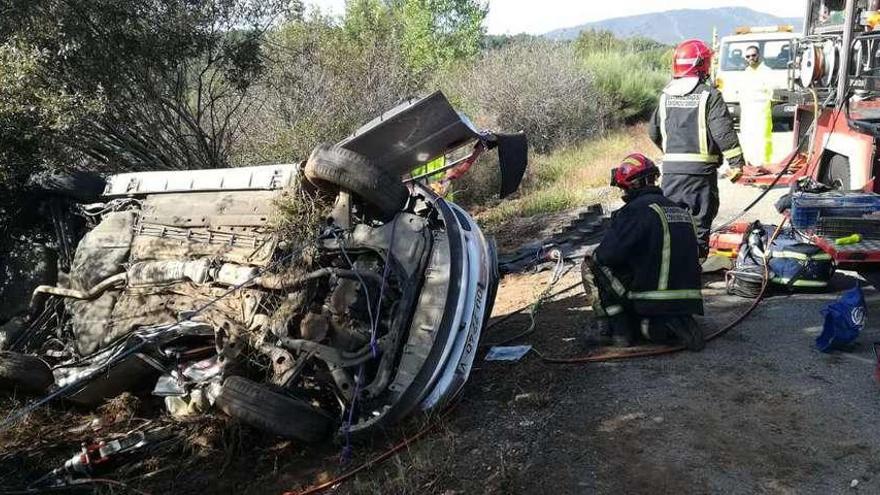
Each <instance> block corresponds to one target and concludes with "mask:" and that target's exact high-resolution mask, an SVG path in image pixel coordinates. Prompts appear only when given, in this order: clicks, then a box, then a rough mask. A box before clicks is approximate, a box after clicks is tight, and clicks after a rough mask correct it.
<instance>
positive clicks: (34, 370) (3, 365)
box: [0, 352, 55, 394]
mask: <svg viewBox="0 0 880 495" xmlns="http://www.w3.org/2000/svg"><path fill="white" fill-rule="evenodd" d="M53 383H55V377H54V376H52V370H51V369H50V368H49V365H48V364H46V363H45V362H44V361H43V360H42V359H40V358H38V357H36V356H28V355H25V354H18V353H17V352H0V389H5V390H20V391H22V392H27V393H33V394H40V393H43V392H45V391H46V390H47V389H48V388H49V387H50V386H51V385H52V384H53Z"/></svg>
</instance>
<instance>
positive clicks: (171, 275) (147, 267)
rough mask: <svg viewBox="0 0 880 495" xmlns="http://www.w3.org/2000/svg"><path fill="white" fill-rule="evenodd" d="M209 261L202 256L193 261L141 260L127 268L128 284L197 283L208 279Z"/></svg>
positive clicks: (143, 285) (133, 285)
mask: <svg viewBox="0 0 880 495" xmlns="http://www.w3.org/2000/svg"><path fill="white" fill-rule="evenodd" d="M210 268H211V262H210V260H208V259H205V258H202V259H199V260H194V261H180V260H173V261H141V262H139V263H135V264H133V265H131V267H129V269H128V272H127V273H128V285H129V286H132V287H145V286H151V285H164V284H171V283H176V282H183V281H185V280H191V281H192V282H195V283H197V284H203V283H205V282H207V281H208V274H209V269H210Z"/></svg>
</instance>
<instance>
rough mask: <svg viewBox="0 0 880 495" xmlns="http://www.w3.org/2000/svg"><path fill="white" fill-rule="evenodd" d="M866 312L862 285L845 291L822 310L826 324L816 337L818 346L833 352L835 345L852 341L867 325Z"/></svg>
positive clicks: (825, 350) (824, 350)
mask: <svg viewBox="0 0 880 495" xmlns="http://www.w3.org/2000/svg"><path fill="white" fill-rule="evenodd" d="M866 314H867V307H866V306H865V295H864V294H863V293H862V287H861V286H859V285H857V286H856V287H855V288H853V289H850V290H848V291H846V292H844V294H843V295H842V296H841V297H840V299H838V300H837V301H836V302H833V303H831V304H829V305H828V306H825V309H823V310H822V315H824V316H825V324H824V325H823V327H822V334H821V335H819V336H818V337H816V347H818V348H819V350H820V351H822V352H831V350H832V349H834V348H835V347H838V346H841V345H846V344H850V343H852V342H853V341H855V340H856V339H857V338H858V336H859V333H861V331H862V328H864V327H865V316H866Z"/></svg>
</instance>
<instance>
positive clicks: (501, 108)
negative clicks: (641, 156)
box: [440, 41, 608, 152]
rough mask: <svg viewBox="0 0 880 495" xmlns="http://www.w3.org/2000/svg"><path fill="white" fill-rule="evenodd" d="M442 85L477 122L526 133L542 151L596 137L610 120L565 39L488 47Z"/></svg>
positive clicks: (590, 81) (603, 104)
mask: <svg viewBox="0 0 880 495" xmlns="http://www.w3.org/2000/svg"><path fill="white" fill-rule="evenodd" d="M440 85H441V87H443V88H444V89H445V90H447V93H448V94H449V95H450V96H451V97H452V98H453V99H454V100H456V101H458V102H459V103H460V104H461V105H462V106H463V107H464V109H465V110H466V111H468V112H469V113H471V114H473V115H475V116H476V118H477V119H478V121H479V123H481V124H483V125H487V126H489V127H494V128H497V129H503V130H506V131H525V133H526V134H527V135H528V137H529V142H530V144H531V146H532V148H533V149H534V150H536V151H538V152H545V151H548V150H550V149H551V148H553V147H556V146H566V145H568V144H571V143H574V142H577V141H579V140H582V139H586V138H589V137H592V136H594V135H596V134H598V133H600V132H601V131H602V130H603V129H605V127H606V123H607V120H608V115H607V109H606V105H605V98H604V97H603V95H602V94H600V93H599V91H598V90H597V89H596V87H595V84H594V81H593V78H592V77H591V76H590V74H589V73H587V72H586V71H585V70H583V68H582V67H581V66H580V65H579V64H578V61H577V60H576V57H575V54H574V50H573V49H572V47H571V45H569V44H565V43H555V42H550V41H533V42H525V43H516V44H510V45H508V46H505V47H503V48H500V49H498V50H492V51H488V52H486V53H484V54H483V56H482V57H481V58H480V59H479V60H478V61H477V62H476V63H475V64H473V65H470V66H465V67H460V68H459V69H458V70H456V71H453V72H452V73H451V74H450V75H448V76H446V77H445V80H444V81H441V82H440Z"/></svg>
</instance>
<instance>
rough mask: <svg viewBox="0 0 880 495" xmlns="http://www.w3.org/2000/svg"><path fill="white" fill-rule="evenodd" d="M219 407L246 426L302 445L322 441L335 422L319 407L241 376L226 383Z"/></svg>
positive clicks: (218, 401)
mask: <svg viewBox="0 0 880 495" xmlns="http://www.w3.org/2000/svg"><path fill="white" fill-rule="evenodd" d="M217 406H218V407H219V408H220V409H221V410H222V411H223V412H225V413H226V414H228V415H229V416H231V417H233V418H235V419H238V420H240V421H241V422H243V423H245V424H248V425H250V426H253V427H255V428H258V429H261V430H264V431H267V432H269V433H274V434H275V435H279V436H282V437H286V438H294V439H297V440H302V441H303V442H310V443H311V442H317V441H319V440H322V439H323V438H325V437H326V436H327V434H328V433H329V432H330V428H331V427H332V426H333V418H331V417H330V415H329V414H327V413H325V412H324V411H322V410H320V409H318V408H317V407H315V406H312V405H311V404H308V403H306V402H304V401H301V400H299V399H295V398H293V397H289V396H287V395H282V394H279V393H277V392H273V391H272V390H270V389H269V388H268V387H266V386H264V385H261V384H259V383H256V382H253V381H251V380H248V379H247V378H243V377H240V376H230V377H229V378H227V379H226V381H225V382H223V388H222V389H221V390H220V394H219V395H218V396H217Z"/></svg>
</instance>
